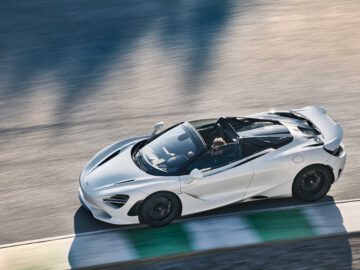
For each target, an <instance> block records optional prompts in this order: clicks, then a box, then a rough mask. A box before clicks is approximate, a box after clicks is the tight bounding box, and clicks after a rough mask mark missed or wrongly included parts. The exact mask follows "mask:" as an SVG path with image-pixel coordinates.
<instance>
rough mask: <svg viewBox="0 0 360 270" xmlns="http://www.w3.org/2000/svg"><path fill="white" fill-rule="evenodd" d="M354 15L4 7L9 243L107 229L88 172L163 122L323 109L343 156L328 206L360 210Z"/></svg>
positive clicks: (262, 5)
mask: <svg viewBox="0 0 360 270" xmlns="http://www.w3.org/2000/svg"><path fill="white" fill-rule="evenodd" d="M359 14H360V3H359V2H358V1H346V2H344V1H335V0H333V1H326V2H325V1H223V0H214V1H211V2H206V3H205V2H203V1H175V2H172V3H171V4H170V3H166V2H155V1H154V2H144V1H131V3H130V2H126V3H125V2H124V3H122V2H119V1H107V2H106V3H95V2H85V1H77V2H72V1H64V2H55V1H54V2H53V3H51V2H49V1H40V0H36V1H30V2H29V3H12V2H4V1H3V2H1V3H0V74H1V75H0V180H1V188H0V220H1V224H0V244H7V243H12V242H16V241H25V240H31V239H37V238H44V237H51V236H57V235H64V234H71V233H74V232H76V233H79V232H84V231H92V230H99V229H104V228H109V227H111V226H110V225H105V224H102V223H100V222H97V221H94V220H93V219H92V218H91V217H90V216H89V215H88V214H87V213H84V212H83V210H81V209H79V207H80V204H79V202H78V199H77V187H78V177H79V174H80V171H81V169H82V167H83V166H84V165H85V164H86V162H87V161H88V160H89V159H90V158H91V156H92V155H93V154H95V153H96V152H97V151H98V150H100V149H101V148H103V147H104V146H106V145H108V144H110V143H112V142H113V141H115V140H118V139H122V138H125V137H127V136H132V135H138V134H139V135H140V134H144V133H149V132H151V129H152V126H153V124H154V123H155V122H158V121H161V120H164V121H165V123H166V125H167V126H169V125H171V124H173V123H176V122H180V121H183V120H186V119H195V118H201V117H207V116H219V115H236V116H242V115H247V114H250V113H255V112H259V111H265V110H268V109H270V108H279V109H289V108H298V107H302V106H306V105H311V104H316V105H322V106H324V107H325V108H326V109H327V111H328V112H329V114H330V116H331V117H333V118H334V119H335V120H336V121H338V122H340V123H341V124H342V125H343V127H344V130H345V135H344V136H345V138H344V143H345V145H346V147H347V152H348V161H347V164H346V169H345V172H344V174H343V176H342V178H341V180H340V182H338V183H336V184H335V185H334V186H333V188H332V190H331V192H330V195H331V196H333V197H334V200H343V199H355V198H359V197H360V188H359V173H358V163H359V162H360V154H359V153H360V121H359V120H358V116H359V115H360V109H359V104H360V89H359V87H360V31H359V29H360V16H359ZM289 202H290V203H294V201H292V200H276V201H275V202H274V201H273V202H271V203H270V205H272V204H287V203H289ZM267 204H268V201H261V202H256V203H248V204H246V205H240V206H238V207H236V206H232V207H230V208H225V209H221V210H218V211H242V210H246V209H248V208H253V207H257V208H262V207H265V206H267Z"/></svg>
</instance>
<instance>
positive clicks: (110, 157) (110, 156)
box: [97, 150, 120, 167]
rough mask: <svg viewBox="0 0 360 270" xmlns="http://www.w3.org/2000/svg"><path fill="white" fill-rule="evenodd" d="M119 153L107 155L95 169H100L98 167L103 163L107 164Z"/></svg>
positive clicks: (118, 151)
mask: <svg viewBox="0 0 360 270" xmlns="http://www.w3.org/2000/svg"><path fill="white" fill-rule="evenodd" d="M119 153H120V150H117V151H115V152H114V153H112V154H111V155H109V156H108V157H107V158H105V159H104V160H103V161H101V162H100V163H99V165H97V167H100V166H101V165H103V164H104V163H106V162H108V161H109V160H110V159H112V158H114V157H116V156H117V155H118V154H119Z"/></svg>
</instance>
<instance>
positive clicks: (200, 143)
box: [132, 122, 207, 176]
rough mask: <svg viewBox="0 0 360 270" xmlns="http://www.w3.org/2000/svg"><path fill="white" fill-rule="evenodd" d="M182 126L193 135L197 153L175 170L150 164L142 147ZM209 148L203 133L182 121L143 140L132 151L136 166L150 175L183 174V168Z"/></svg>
mask: <svg viewBox="0 0 360 270" xmlns="http://www.w3.org/2000/svg"><path fill="white" fill-rule="evenodd" d="M180 125H181V126H182V127H183V128H184V129H185V130H186V131H187V132H188V133H189V135H190V136H191V139H192V141H193V142H194V145H195V147H196V148H197V151H196V153H195V155H194V156H192V157H191V158H189V160H187V161H186V162H185V163H184V164H183V165H182V166H180V167H179V168H178V169H177V170H176V171H174V172H165V171H162V170H159V169H157V168H155V167H153V166H152V165H151V164H149V163H148V162H147V161H145V160H144V157H143V155H142V154H141V149H142V148H143V147H145V146H146V145H148V144H149V143H151V142H152V141H154V140H155V139H157V138H159V137H161V136H163V135H165V134H166V133H167V132H168V131H170V130H172V129H174V128H176V127H178V126H180ZM139 146H140V147H139ZM206 149H207V146H206V143H205V141H204V140H203V138H202V137H201V135H200V134H199V133H198V132H197V130H196V129H195V128H194V127H193V126H192V125H191V124H189V123H188V122H181V123H178V124H176V125H174V126H172V127H170V128H168V129H166V130H164V131H162V132H160V133H159V134H157V135H155V136H153V137H150V138H149V139H148V140H146V141H142V142H140V143H139V144H138V146H137V145H135V146H134V151H133V153H132V159H133V161H134V163H135V164H136V166H138V167H139V169H141V170H142V171H144V172H146V173H148V174H150V175H155V176H179V175H181V172H182V171H183V169H184V168H185V167H187V166H188V164H189V163H191V162H192V161H193V160H194V159H195V158H197V157H198V156H199V155H201V154H202V153H203V152H204V151H205V150H206Z"/></svg>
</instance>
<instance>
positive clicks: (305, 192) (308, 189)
mask: <svg viewBox="0 0 360 270" xmlns="http://www.w3.org/2000/svg"><path fill="white" fill-rule="evenodd" d="M331 183H332V174H331V172H330V171H329V170H328V169H327V168H326V167H325V166H321V165H311V166H308V167H306V168H304V169H303V170H301V171H300V172H299V173H298V175H297V176H296V177H295V180H294V183H293V195H294V197H296V198H297V199H299V200H300V201H305V202H314V201H317V200H320V199H321V198H323V197H324V196H325V195H326V194H327V193H328V192H329V190H330V187H331Z"/></svg>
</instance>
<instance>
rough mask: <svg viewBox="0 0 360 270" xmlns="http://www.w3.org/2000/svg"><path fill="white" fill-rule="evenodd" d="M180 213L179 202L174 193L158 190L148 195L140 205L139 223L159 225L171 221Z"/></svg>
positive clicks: (151, 225) (152, 225)
mask: <svg viewBox="0 0 360 270" xmlns="http://www.w3.org/2000/svg"><path fill="white" fill-rule="evenodd" d="M179 213H180V203H179V200H178V198H177V196H176V195H175V194H172V193H170V192H158V193H155V194H153V195H150V196H149V197H148V198H147V199H146V200H145V201H144V202H143V203H142V204H141V206H140V211H139V220H140V223H145V224H148V225H149V226H150V227H161V226H165V225H167V224H169V223H170V222H172V221H173V220H174V219H175V218H176V217H177V216H178V215H179Z"/></svg>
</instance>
